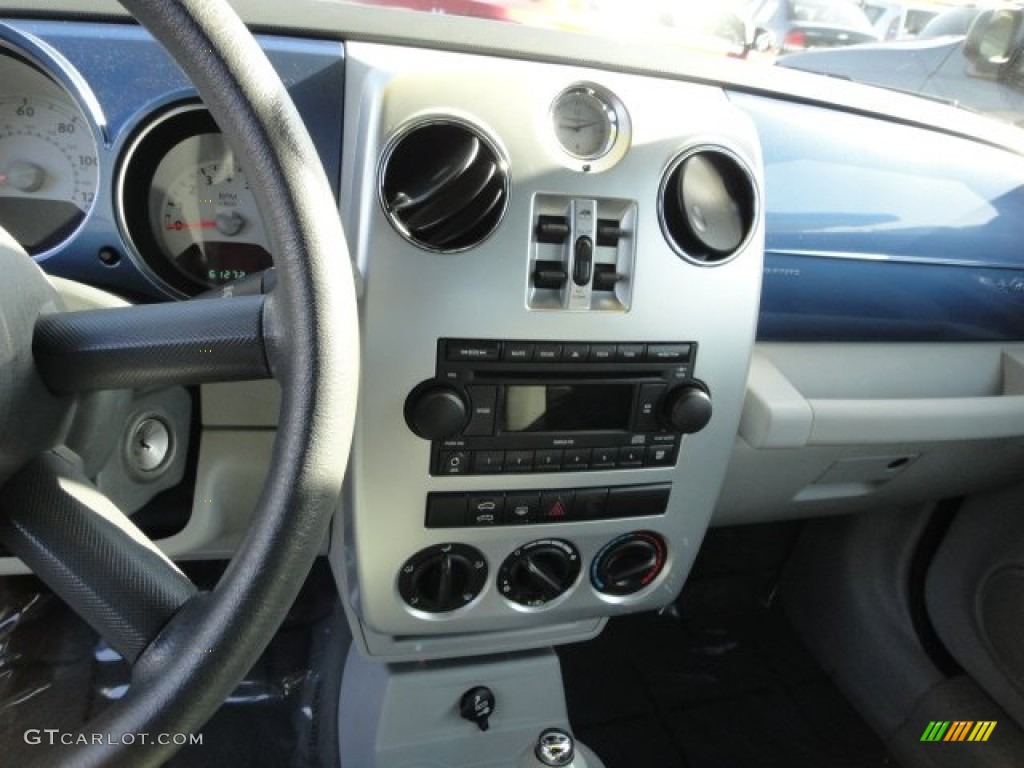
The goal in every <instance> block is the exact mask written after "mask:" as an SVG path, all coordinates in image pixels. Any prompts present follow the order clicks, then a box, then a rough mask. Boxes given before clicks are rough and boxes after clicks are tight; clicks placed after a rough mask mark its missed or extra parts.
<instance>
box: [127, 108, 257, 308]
mask: <svg viewBox="0 0 1024 768" xmlns="http://www.w3.org/2000/svg"><path fill="white" fill-rule="evenodd" d="M120 186H121V194H120V207H121V214H122V224H123V225H124V227H125V229H126V230H127V232H128V235H129V237H130V240H131V242H132V243H133V245H134V246H135V249H136V250H137V252H138V255H139V256H140V257H141V259H142V261H143V263H144V264H145V265H146V266H148V267H149V268H150V270H151V272H153V273H154V274H155V275H156V276H157V277H158V278H160V279H161V280H162V281H163V282H164V283H166V284H168V285H169V286H170V287H172V288H174V289H176V290H177V291H179V292H181V293H183V294H194V293H197V292H199V291H201V290H204V289H207V288H210V287H214V286H218V285H222V284H224V283H227V282H230V281H232V280H235V279H237V278H240V277H245V276H246V275H248V274H250V273H253V272H258V271H260V270H263V269H266V268H267V267H269V266H271V263H272V260H271V257H270V251H269V247H268V243H267V235H266V232H265V230H264V227H263V220H262V218H261V217H260V214H259V211H258V210H257V208H256V199H255V197H254V196H253V193H252V190H251V189H250V188H249V182H248V180H247V179H246V176H245V170H244V169H243V168H242V167H241V165H240V164H239V162H238V161H237V160H236V159H235V156H234V153H233V152H232V151H231V148H230V147H229V146H228V145H227V143H226V142H225V141H224V138H223V137H222V136H221V134H220V132H219V131H218V130H217V127H216V125H215V124H214V122H213V120H212V118H210V116H209V114H208V113H207V112H205V111H203V110H200V109H198V108H186V109H183V110H177V111H174V112H172V113H169V114H168V115H166V116H165V117H164V118H163V119H161V120H160V121H159V122H157V123H156V124H155V125H154V126H152V127H151V128H150V129H149V130H147V131H145V132H144V133H143V134H141V135H140V137H139V138H138V139H137V140H136V142H135V144H134V145H133V147H132V149H131V151H130V153H129V156H128V159H127V161H126V163H125V166H124V168H123V169H122V183H121V185H120Z"/></svg>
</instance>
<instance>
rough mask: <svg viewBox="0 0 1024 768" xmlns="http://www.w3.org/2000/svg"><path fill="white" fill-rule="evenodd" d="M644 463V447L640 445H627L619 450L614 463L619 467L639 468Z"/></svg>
mask: <svg viewBox="0 0 1024 768" xmlns="http://www.w3.org/2000/svg"><path fill="white" fill-rule="evenodd" d="M643 463H644V447H643V446H642V445H629V446H626V447H625V448H619V458H618V461H617V462H616V464H617V466H619V467H639V466H641V465H643Z"/></svg>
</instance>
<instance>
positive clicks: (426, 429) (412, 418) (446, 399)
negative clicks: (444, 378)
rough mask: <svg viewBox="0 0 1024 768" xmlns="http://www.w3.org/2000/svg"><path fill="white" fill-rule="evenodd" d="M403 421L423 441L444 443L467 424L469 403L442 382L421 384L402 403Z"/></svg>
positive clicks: (460, 394) (453, 388)
mask: <svg viewBox="0 0 1024 768" xmlns="http://www.w3.org/2000/svg"><path fill="white" fill-rule="evenodd" d="M405 421H406V423H407V424H408V425H409V429H411V430H412V431H413V432H415V433H416V434H417V435H419V436H420V437H422V438H423V439H424V440H444V439H445V438H447V437H454V436H455V435H458V434H461V432H462V430H463V429H464V428H465V426H466V423H467V422H468V421H469V402H468V401H467V400H466V396H465V395H464V394H463V393H462V392H461V391H460V390H458V389H457V388H455V387H453V386H452V385H450V384H445V383H444V382H437V381H430V382H424V383H423V384H420V385H419V386H418V387H416V389H414V390H413V391H412V392H410V393H409V397H407V398H406V400H405Z"/></svg>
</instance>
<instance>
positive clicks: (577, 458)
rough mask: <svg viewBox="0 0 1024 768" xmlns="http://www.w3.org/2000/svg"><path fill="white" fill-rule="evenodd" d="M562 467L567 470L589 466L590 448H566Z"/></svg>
mask: <svg viewBox="0 0 1024 768" xmlns="http://www.w3.org/2000/svg"><path fill="white" fill-rule="evenodd" d="M562 467H563V468H564V469H568V470H573V469H587V468H589V467H590V449H589V448H572V449H569V450H566V452H565V456H564V457H563V458H562Z"/></svg>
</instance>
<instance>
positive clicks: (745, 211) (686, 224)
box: [658, 147, 757, 266]
mask: <svg viewBox="0 0 1024 768" xmlns="http://www.w3.org/2000/svg"><path fill="white" fill-rule="evenodd" d="M658 205H659V209H658V213H659V215H660V217H661V227H662V230H663V231H664V233H665V237H666V238H668V241H669V243H670V244H671V245H672V248H673V250H675V252H676V253H677V254H679V255H680V256H681V257H683V258H684V259H686V260H687V261H690V262H693V263H694V264H701V265H705V266H714V265H718V264H723V263H725V262H727V261H729V260H730V259H732V258H733V257H734V256H735V255H736V254H737V253H739V251H740V249H741V248H742V247H743V246H744V245H745V244H746V242H747V240H748V238H749V237H750V234H751V232H753V230H754V222H755V221H756V219H757V213H756V209H757V192H756V189H755V187H754V179H753V176H752V175H751V173H750V171H749V170H748V169H747V167H746V166H745V165H744V164H743V163H742V162H741V161H740V160H739V159H738V158H737V157H736V156H735V155H734V154H733V153H732V152H729V151H728V150H725V149H721V148H719V147H698V148H695V149H692V150H690V151H689V152H686V153H685V154H683V155H681V156H680V157H679V158H678V159H677V160H676V161H675V162H674V163H673V164H672V166H671V167H670V168H669V171H668V173H667V174H666V176H665V178H664V179H663V180H662V184H661V193H660V195H659V202H658Z"/></svg>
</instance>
